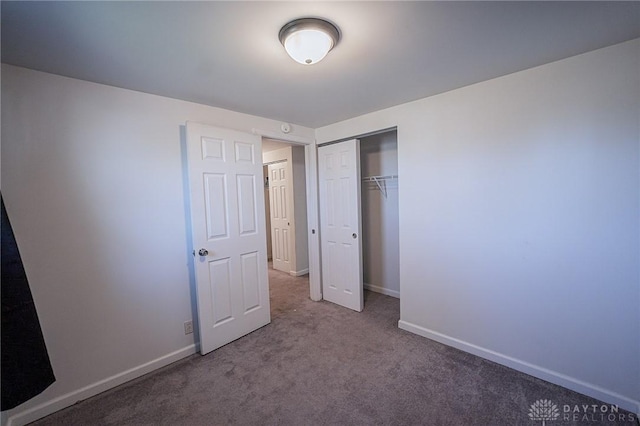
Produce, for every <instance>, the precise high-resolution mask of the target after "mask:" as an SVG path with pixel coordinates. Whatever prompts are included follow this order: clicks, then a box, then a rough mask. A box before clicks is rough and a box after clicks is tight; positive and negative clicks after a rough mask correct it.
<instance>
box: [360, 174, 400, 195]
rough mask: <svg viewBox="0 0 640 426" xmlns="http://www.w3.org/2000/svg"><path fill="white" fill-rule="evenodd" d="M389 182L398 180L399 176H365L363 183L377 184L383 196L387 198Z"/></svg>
mask: <svg viewBox="0 0 640 426" xmlns="http://www.w3.org/2000/svg"><path fill="white" fill-rule="evenodd" d="M388 180H398V175H383V176H365V177H363V178H362V181H363V182H375V184H376V185H377V186H378V189H379V190H380V192H381V193H382V195H384V198H387V181H388Z"/></svg>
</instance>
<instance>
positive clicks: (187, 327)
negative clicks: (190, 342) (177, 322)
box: [184, 321, 193, 334]
mask: <svg viewBox="0 0 640 426" xmlns="http://www.w3.org/2000/svg"><path fill="white" fill-rule="evenodd" d="M191 333H193V321H185V322H184V334H191Z"/></svg>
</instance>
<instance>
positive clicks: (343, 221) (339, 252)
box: [318, 139, 364, 312]
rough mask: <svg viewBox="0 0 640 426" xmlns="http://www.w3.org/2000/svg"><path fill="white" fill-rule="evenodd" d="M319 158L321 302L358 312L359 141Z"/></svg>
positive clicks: (330, 148) (324, 150)
mask: <svg viewBox="0 0 640 426" xmlns="http://www.w3.org/2000/svg"><path fill="white" fill-rule="evenodd" d="M318 157H319V158H318V166H319V171H318V177H319V181H320V240H321V252H322V294H323V298H324V299H325V300H328V301H330V302H333V303H337V304H338V305H341V306H344V307H346V308H349V309H353V310H355V311H358V312H360V311H362V308H363V305H364V297H363V286H362V242H361V241H362V239H361V238H360V234H361V232H362V226H361V218H360V141H359V140H357V139H352V140H349V141H345V142H340V143H336V144H332V145H326V146H321V147H319V148H318Z"/></svg>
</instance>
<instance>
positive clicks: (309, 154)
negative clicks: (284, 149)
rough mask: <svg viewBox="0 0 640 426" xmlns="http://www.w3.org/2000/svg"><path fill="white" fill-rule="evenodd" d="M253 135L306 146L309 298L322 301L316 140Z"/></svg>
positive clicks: (261, 133)
mask: <svg viewBox="0 0 640 426" xmlns="http://www.w3.org/2000/svg"><path fill="white" fill-rule="evenodd" d="M252 133H254V134H256V135H259V136H261V137H263V138H268V139H275V140H279V141H283V142H287V143H290V144H293V145H299V146H304V167H305V180H306V182H305V185H306V190H307V232H308V233H309V235H308V241H309V244H308V247H309V296H310V298H311V300H313V301H316V302H317V301H320V300H322V277H321V273H320V235H319V228H320V227H319V222H318V221H319V211H318V162H317V158H318V153H317V149H318V148H317V145H316V140H315V139H311V138H304V137H300V136H296V135H287V134H282V133H279V132H274V131H269V130H261V129H252Z"/></svg>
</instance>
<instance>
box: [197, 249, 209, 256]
mask: <svg viewBox="0 0 640 426" xmlns="http://www.w3.org/2000/svg"><path fill="white" fill-rule="evenodd" d="M198 254H199V255H200V256H206V255H208V254H209V251H208V250H207V249H203V248H202V249H200V250H198Z"/></svg>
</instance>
